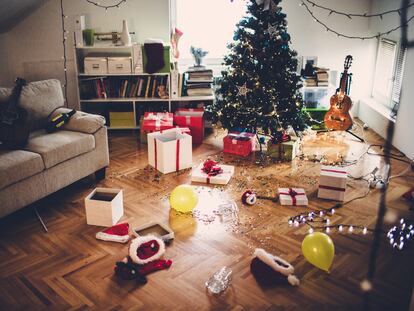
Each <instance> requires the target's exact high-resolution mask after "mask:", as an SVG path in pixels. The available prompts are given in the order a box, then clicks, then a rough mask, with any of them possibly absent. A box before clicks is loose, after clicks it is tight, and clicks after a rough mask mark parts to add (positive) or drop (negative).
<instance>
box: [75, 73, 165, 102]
mask: <svg viewBox="0 0 414 311" xmlns="http://www.w3.org/2000/svg"><path fill="white" fill-rule="evenodd" d="M161 85H163V86H165V88H166V89H167V90H168V76H166V75H153V76H150V75H149V76H142V77H132V78H119V77H109V78H96V79H85V80H82V81H81V83H80V87H79V91H80V96H81V99H94V98H104V99H106V98H135V97H144V98H156V97H159V95H158V87H159V86H161Z"/></svg>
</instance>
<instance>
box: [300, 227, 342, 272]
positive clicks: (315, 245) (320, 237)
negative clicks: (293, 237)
mask: <svg viewBox="0 0 414 311" xmlns="http://www.w3.org/2000/svg"><path fill="white" fill-rule="evenodd" d="M302 253H303V256H305V258H306V260H307V261H309V262H310V263H311V264H313V265H314V266H315V267H317V268H319V269H322V270H324V271H326V272H329V268H330V267H331V265H332V261H333V259H334V256H335V247H334V244H333V242H332V240H331V238H330V237H329V235H327V234H325V233H322V232H314V233H311V234H308V235H307V236H306V237H305V238H304V239H303V242H302Z"/></svg>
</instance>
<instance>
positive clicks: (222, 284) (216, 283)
mask: <svg viewBox="0 0 414 311" xmlns="http://www.w3.org/2000/svg"><path fill="white" fill-rule="evenodd" d="M231 274H232V270H231V269H230V268H228V267H226V266H224V267H222V268H221V269H220V270H218V271H217V272H216V273H214V274H213V276H212V277H211V278H209V279H208V281H207V282H206V287H207V288H208V290H209V291H210V293H212V294H220V293H222V292H223V291H225V290H226V289H227V287H229V285H230V281H231Z"/></svg>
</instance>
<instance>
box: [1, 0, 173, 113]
mask: <svg viewBox="0 0 414 311" xmlns="http://www.w3.org/2000/svg"><path fill="white" fill-rule="evenodd" d="M102 3H107V2H102ZM168 3H169V2H168V0H156V1H147V0H133V1H132V0H131V1H128V2H127V3H126V4H123V5H122V6H121V7H120V8H119V9H116V8H115V9H110V10H108V11H107V12H105V10H104V9H102V8H98V7H96V6H94V5H91V4H88V3H87V2H86V1H85V0H64V8H65V14H66V15H67V16H68V18H67V19H66V23H67V27H66V28H67V30H68V31H71V32H70V34H69V35H68V41H67V55H68V76H69V83H68V85H69V88H68V93H69V94H68V95H69V96H68V97H69V105H70V106H72V107H75V108H76V107H77V105H78V103H77V99H76V91H75V90H76V89H75V87H76V85H75V83H76V82H75V74H74V61H73V37H72V31H73V29H74V17H75V16H76V15H77V14H85V15H86V20H87V27H89V28H94V29H96V31H114V30H116V31H121V28H122V20H123V19H126V20H127V21H128V26H129V30H130V31H131V32H132V31H134V32H135V33H136V34H135V36H133V40H134V41H138V42H142V41H144V40H145V39H146V38H148V37H151V38H161V39H163V40H164V41H168V40H169V5H168ZM5 50H6V51H5ZM62 56H63V50H62V30H61V19H60V1H59V0H49V1H48V2H47V3H46V4H45V5H43V6H42V7H41V8H39V9H37V10H36V11H34V12H33V13H32V14H31V15H30V16H28V17H27V18H26V19H25V20H23V21H22V22H21V23H19V24H18V25H17V26H16V27H14V28H13V29H12V30H11V31H9V32H8V33H6V34H4V35H1V36H0V68H1V71H0V83H1V85H9V84H11V83H12V81H13V79H14V77H15V76H22V77H25V78H26V79H27V80H29V81H33V80H40V79H48V78H58V79H60V80H61V81H62V82H63V62H62ZM3 68H8V70H4V71H3Z"/></svg>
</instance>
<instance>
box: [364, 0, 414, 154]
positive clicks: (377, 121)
mask: <svg viewBox="0 0 414 311" xmlns="http://www.w3.org/2000/svg"><path fill="white" fill-rule="evenodd" d="M401 2H402V1H389V0H373V3H372V11H371V12H372V13H378V12H384V11H387V10H392V9H396V8H399V7H401V5H402V4H401ZM407 13H408V14H407V16H408V18H410V17H411V16H413V14H414V8H410V9H409V10H408V12H407ZM398 25H400V17H399V15H398V14H390V15H385V16H383V19H382V20H381V19H380V18H374V19H372V20H371V23H370V28H371V29H372V30H373V31H375V32H376V33H378V32H386V31H388V30H390V29H392V28H394V27H396V26H398ZM386 38H388V39H391V40H394V41H397V42H398V41H400V40H401V31H396V32H393V33H391V34H389V35H388V36H386ZM408 40H414V22H411V23H410V24H409V28H408ZM375 53H376V49H375V51H374V54H372V56H371V57H372V58H374V57H375ZM374 73H375V72H374V71H372V75H374ZM413 79H414V47H413V48H411V49H409V50H408V52H407V55H406V63H405V69H404V75H403V84H402V94H401V100H400V108H399V111H398V116H397V120H396V123H395V133H394V138H393V145H394V146H395V147H396V148H398V149H399V150H401V151H402V152H404V153H405V154H406V155H407V156H408V157H409V158H414V140H413V138H412V136H413V133H414V122H413V121H412V118H413V116H414V105H413V104H412V99H413V98H414V89H413V87H412V83H413ZM378 107H380V106H379V105H378V104H377V103H375V102H374V100H372V99H371V100H363V101H361V105H360V107H359V116H360V118H361V119H362V120H363V121H364V122H366V123H367V124H368V125H369V126H370V127H371V128H373V129H374V130H375V131H376V132H377V133H378V134H380V135H381V136H383V137H384V136H385V132H386V127H387V124H388V119H387V118H385V117H384V113H383V112H382V113H381V109H380V108H378Z"/></svg>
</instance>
